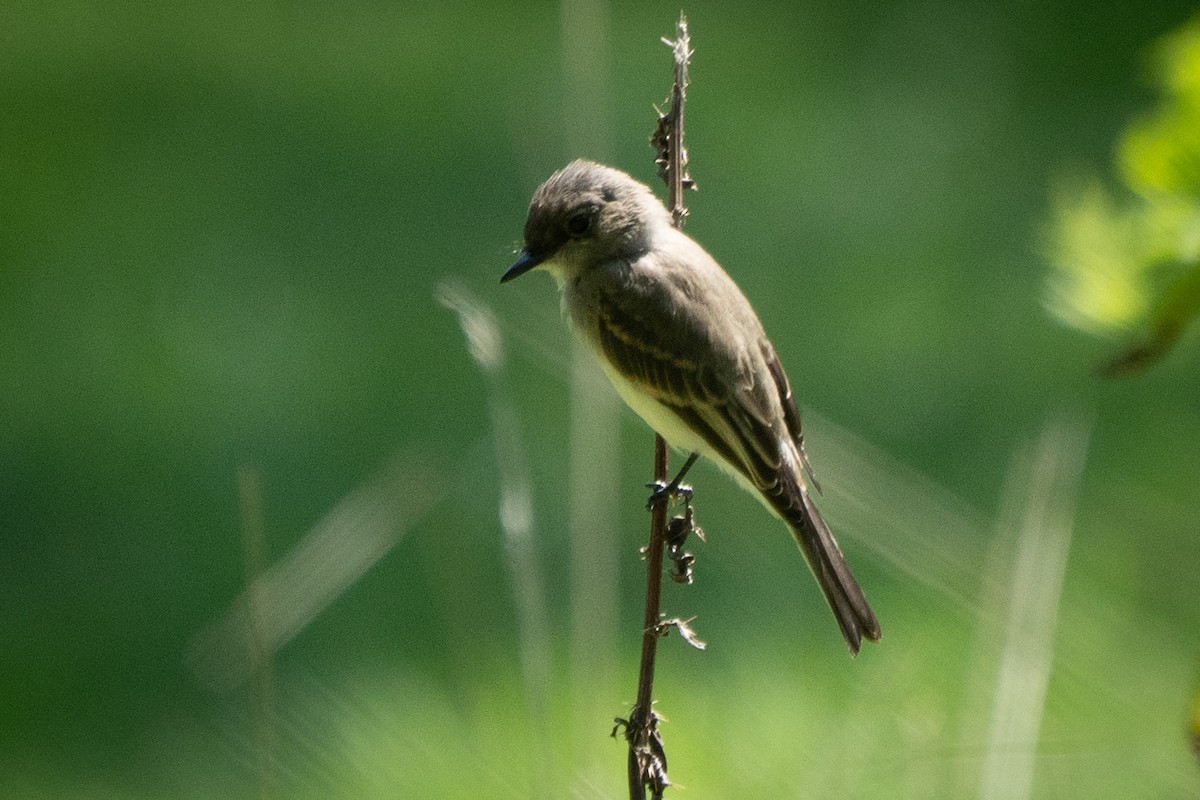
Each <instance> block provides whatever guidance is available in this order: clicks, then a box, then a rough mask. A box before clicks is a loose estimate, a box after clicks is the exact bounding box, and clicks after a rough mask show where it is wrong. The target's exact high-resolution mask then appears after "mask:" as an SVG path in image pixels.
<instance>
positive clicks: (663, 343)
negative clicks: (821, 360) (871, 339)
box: [500, 161, 879, 654]
mask: <svg viewBox="0 0 1200 800" xmlns="http://www.w3.org/2000/svg"><path fill="white" fill-rule="evenodd" d="M534 268H540V269H545V270H546V271H547V272H549V273H550V274H551V275H552V276H553V277H554V279H555V280H556V281H557V282H558V285H559V288H560V289H561V290H562V304H563V309H564V310H565V312H566V315H567V318H568V319H569V320H570V321H571V324H572V325H573V327H574V328H575V329H576V330H577V331H578V332H579V334H580V335H581V336H582V337H583V339H584V341H586V342H587V343H588V344H589V345H590V347H591V349H592V350H593V351H594V352H595V354H596V356H597V357H598V359H599V361H600V365H601V366H602V367H603V369H604V372H605V373H606V374H607V375H608V378H609V380H611V381H612V384H613V386H614V387H616V390H617V393H618V394H619V395H620V396H621V398H622V399H623V400H624V401H625V402H626V403H627V404H628V405H629V407H630V408H632V409H633V410H634V411H635V412H636V413H637V414H638V415H639V416H640V417H641V418H642V419H644V420H645V421H646V422H647V423H648V424H649V425H650V427H651V428H653V429H654V430H655V431H657V432H658V433H659V434H661V435H662V437H663V438H664V439H666V440H667V442H669V443H670V444H671V445H672V446H673V447H675V448H678V449H680V450H684V451H690V452H692V453H694V454H695V453H699V454H701V455H703V456H706V457H708V458H711V459H712V460H713V461H715V462H716V463H717V464H718V465H720V466H721V468H722V469H724V470H725V471H726V472H727V473H729V474H730V475H732V476H733V477H734V478H735V479H736V480H737V481H738V482H739V483H740V484H742V486H744V487H745V488H746V489H748V490H749V491H751V492H752V493H753V494H755V495H756V496H758V497H759V499H760V500H762V502H763V503H764V504H765V505H766V506H767V508H769V509H770V510H771V511H772V512H773V513H774V514H776V515H777V516H778V517H780V518H781V519H782V520H783V521H784V522H786V523H787V525H788V527H789V528H790V529H791V531H792V535H793V537H794V538H795V539H796V543H797V544H798V545H799V546H800V550H801V552H803V553H804V558H805V559H806V560H807V561H808V565H809V567H811V568H812V571H813V574H814V575H815V576H816V578H817V582H818V583H819V584H820V585H821V590H822V591H823V592H824V593H825V599H826V600H827V601H828V602H829V606H830V608H832V609H833V613H834V616H835V617H837V622H838V625H839V626H840V627H841V629H842V635H843V636H844V637H845V638H846V643H847V644H848V645H849V646H850V652H851V653H852V654H856V653H857V652H858V649H859V645H860V644H861V642H862V639H863V638H864V637H865V638H867V639H870V640H872V641H876V640H878V639H879V623H878V621H876V619H875V615H874V614H873V613H872V612H871V607H870V606H869V605H868V604H867V600H866V598H865V597H864V596H863V592H862V588H861V587H860V586H859V585H858V581H856V580H855V579H854V575H853V574H852V573H851V572H850V567H849V565H848V564H847V563H846V559H845V558H844V557H843V556H842V551H841V549H840V548H839V547H838V544H837V541H836V540H835V539H834V538H833V534H832V533H831V532H830V531H829V527H828V526H827V525H826V524H825V521H824V520H823V519H821V515H820V514H819V513H818V512H817V507H816V506H815V505H814V504H813V501H812V498H811V497H810V496H809V489H808V482H809V481H812V470H811V468H810V467H809V464H808V457H807V456H806V455H805V453H804V439H803V436H802V434H801V432H800V414H799V412H798V411H797V410H796V403H795V401H794V400H793V399H792V389H791V386H790V385H789V384H788V379H787V375H785V374H784V371H783V367H782V366H781V365H780V363H779V358H778V356H776V355H775V348H774V347H773V346H772V345H771V341H770V340H769V339H768V338H767V334H766V333H765V332H764V331H763V326H762V323H761V322H759V319H758V315H757V314H755V313H754V309H753V308H751V306H750V302H749V301H748V300H747V299H746V297H745V295H743V294H742V292H741V290H740V289H738V287H737V285H736V284H735V283H734V282H733V279H732V278H730V277H729V275H727V274H726V273H725V270H723V269H721V266H720V265H719V264H717V262H716V261H715V260H714V259H713V257H712V256H710V255H709V254H708V253H707V252H705V250H704V248H702V247H701V246H700V245H698V244H696V242H695V241H693V240H692V239H691V238H690V237H689V236H687V235H686V234H684V233H683V232H681V231H679V230H677V229H676V228H675V227H674V226H672V224H671V215H670V214H669V213H668V212H667V209H666V208H665V207H664V206H663V204H662V203H661V202H660V201H659V200H658V198H657V197H655V195H654V193H653V192H651V191H650V189H649V188H647V187H646V186H645V185H644V184H641V183H639V182H637V181H636V180H634V179H633V178H631V177H630V176H628V175H626V174H625V173H624V172H621V171H619V170H615V169H612V168H611V167H606V166H603V165H601V164H596V163H592V162H589V161H573V162H571V163H570V164H568V165H567V166H566V167H564V168H563V169H562V170H560V171H559V172H556V173H555V174H554V175H552V176H550V179H549V180H547V181H546V182H545V183H543V184H542V185H541V186H540V187H539V188H538V190H537V191H536V192H535V193H534V195H533V200H532V201H531V203H530V205H529V218H528V219H527V220H526V222H525V248H524V249H523V250H522V251H521V253H520V254H519V255H518V257H517V260H516V262H515V263H514V264H513V265H512V266H511V267H510V268H509V269H508V271H507V272H505V273H504V276H503V277H502V278H501V279H500V282H501V283H504V282H507V281H510V280H512V279H513V278H516V277H519V276H520V275H523V274H525V273H526V272H528V271H529V270H531V269H534ZM806 477H807V480H806ZM814 483H815V482H814Z"/></svg>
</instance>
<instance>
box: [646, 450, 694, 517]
mask: <svg viewBox="0 0 1200 800" xmlns="http://www.w3.org/2000/svg"><path fill="white" fill-rule="evenodd" d="M699 457H700V454H699V453H692V454H691V455H690V456H688V459H687V461H685V462H683V468H682V469H680V470H679V474H677V475H676V476H675V477H674V478H673V479H672V480H671V482H670V483H665V484H664V483H662V482H661V481H655V482H654V483H647V484H646V488H647V489H653V490H654V491H652V492H650V499H649V500H647V501H646V508H647V509H651V508H654V504H655V503H657V502H658V501H659V500H663V499H666V500H673V499H674V498H676V497H682V498H684V499H685V500H691V499H692V487H690V486H684V484H683V477H684V476H685V475H687V472H688V470H689V469H691V468H692V464H695V463H696V459H697V458H699Z"/></svg>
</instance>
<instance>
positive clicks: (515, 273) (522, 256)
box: [500, 250, 546, 283]
mask: <svg viewBox="0 0 1200 800" xmlns="http://www.w3.org/2000/svg"><path fill="white" fill-rule="evenodd" d="M545 260H546V256H544V255H535V254H534V253H531V252H529V251H528V250H522V251H521V252H520V253H518V254H517V260H516V261H514V262H513V265H512V266H511V267H509V268H508V270H506V271H505V273H504V274H503V275H501V276H500V282H501V283H508V282H509V281H511V280H512V279H513V278H519V277H521V276H522V275H524V274H525V273H526V272H529V270H531V269H533V268H534V267H536V266H537V265H538V264H540V263H542V262H543V261H545Z"/></svg>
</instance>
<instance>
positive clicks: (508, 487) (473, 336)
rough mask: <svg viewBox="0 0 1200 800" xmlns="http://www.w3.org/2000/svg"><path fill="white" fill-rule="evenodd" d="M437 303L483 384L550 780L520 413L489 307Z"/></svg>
mask: <svg viewBox="0 0 1200 800" xmlns="http://www.w3.org/2000/svg"><path fill="white" fill-rule="evenodd" d="M437 299H438V302H439V303H441V304H442V305H443V306H445V307H446V308H448V309H450V310H451V311H453V312H454V313H455V314H456V315H457V316H458V322H459V326H460V327H461V328H462V332H463V336H464V337H465V338H466V340H467V349H468V350H469V352H470V353H471V357H472V359H473V360H474V361H475V364H476V365H477V366H478V367H479V369H480V371H481V372H482V373H483V375H484V376H485V377H486V378H487V394H488V396H487V403H488V410H489V412H490V415H491V425H492V437H493V444H494V447H495V459H496V467H497V469H496V472H497V476H498V480H499V482H500V526H501V528H502V530H503V532H504V549H505V555H506V557H507V566H508V569H509V574H510V576H511V578H512V587H513V594H514V600H515V602H516V610H517V625H518V635H519V642H520V659H521V677H522V681H523V682H524V684H525V694H526V702H527V704H528V707H529V712H530V717H531V719H532V720H533V721H534V726H535V729H536V730H537V731H538V733H537V736H538V737H539V739H540V741H539V746H538V747H537V748H536V749H537V752H536V755H535V760H536V761H537V766H538V768H537V770H536V774H538V775H540V776H541V779H542V780H545V779H546V778H547V776H548V775H549V774H550V773H549V767H550V763H549V760H548V759H549V754H550V751H551V748H550V747H549V740H548V738H547V737H548V731H549V720H548V717H549V696H550V662H551V658H550V655H551V652H550V634H549V623H548V621H547V618H548V612H547V608H546V592H545V589H544V587H543V585H542V579H541V576H540V574H539V569H538V560H537V549H536V547H535V546H534V539H533V533H534V525H533V500H532V493H531V490H530V484H531V481H530V477H529V462H528V459H527V457H526V455H525V447H524V444H523V437H522V434H521V426H520V423H519V422H518V419H517V413H516V410H515V409H514V408H513V403H512V399H511V397H509V393H508V390H507V387H506V386H505V383H504V349H503V338H502V336H501V333H500V328H499V326H498V325H497V324H496V318H495V315H494V314H493V313H492V311H491V309H489V308H488V307H487V306H485V305H484V304H483V303H481V302H480V301H479V300H478V299H477V298H476V297H474V296H473V295H472V294H471V293H470V292H469V291H468V290H467V289H466V288H464V287H463V286H461V285H458V284H456V283H452V282H449V281H443V282H442V283H441V284H440V285H439V286H438V291H437Z"/></svg>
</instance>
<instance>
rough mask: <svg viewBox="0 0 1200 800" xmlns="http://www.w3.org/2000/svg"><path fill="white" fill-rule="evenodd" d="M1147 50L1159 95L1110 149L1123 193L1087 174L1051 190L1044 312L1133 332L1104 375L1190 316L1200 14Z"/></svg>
mask: <svg viewBox="0 0 1200 800" xmlns="http://www.w3.org/2000/svg"><path fill="white" fill-rule="evenodd" d="M1157 56H1158V57H1157V59H1156V62H1155V71H1156V75H1157V78H1158V84H1159V86H1160V87H1161V89H1162V90H1163V93H1164V97H1163V99H1162V101H1161V102H1160V104H1159V106H1158V108H1157V109H1155V110H1154V111H1153V112H1152V113H1151V114H1149V115H1147V116H1146V117H1144V118H1143V119H1140V120H1138V121H1137V122H1135V123H1133V124H1131V125H1130V126H1129V128H1128V129H1127V130H1126V131H1125V134H1124V136H1123V137H1122V139H1121V142H1120V145H1119V147H1118V162H1119V165H1120V171H1121V176H1122V178H1123V180H1124V183H1125V185H1126V186H1127V187H1128V189H1129V190H1130V194H1129V196H1128V197H1125V198H1123V199H1121V200H1118V199H1116V198H1114V196H1113V195H1112V193H1110V192H1109V191H1108V190H1107V189H1106V188H1105V187H1104V186H1103V185H1102V184H1101V183H1100V182H1099V181H1098V180H1096V179H1091V180H1087V181H1084V182H1081V183H1076V184H1075V185H1072V186H1070V187H1065V188H1063V189H1060V191H1059V192H1058V196H1057V198H1056V201H1057V202H1056V207H1055V216H1054V222H1053V229H1052V233H1051V243H1050V258H1051V261H1052V263H1053V265H1054V268H1055V270H1056V271H1055V272H1054V273H1053V274H1052V275H1051V279H1050V293H1049V305H1050V308H1051V310H1052V311H1053V312H1054V313H1055V314H1056V315H1057V316H1058V317H1059V318H1060V319H1062V320H1063V321H1064V322H1066V323H1067V324H1069V325H1072V326H1074V327H1076V328H1079V329H1081V330H1086V331H1089V332H1092V333H1108V334H1111V333H1122V334H1124V333H1127V332H1128V331H1130V330H1139V331H1140V332H1141V334H1142V336H1143V341H1141V342H1140V343H1138V344H1136V345H1134V346H1133V347H1130V348H1129V349H1127V350H1125V351H1124V352H1122V353H1121V354H1119V355H1118V356H1117V357H1116V358H1114V359H1113V360H1112V361H1111V362H1110V363H1109V364H1108V365H1107V366H1105V367H1104V371H1105V372H1108V373H1112V374H1119V373H1124V372H1129V371H1133V370H1138V369H1141V368H1144V367H1145V366H1147V365H1149V364H1150V363H1153V362H1154V361H1156V360H1157V359H1158V358H1160V357H1161V356H1162V355H1163V354H1164V353H1165V352H1166V351H1167V350H1168V349H1169V348H1170V347H1171V345H1172V344H1174V342H1175V341H1176V339H1178V337H1179V335H1180V334H1181V333H1182V331H1183V330H1184V327H1185V326H1186V325H1187V324H1188V322H1189V321H1190V320H1191V319H1192V318H1194V317H1195V316H1196V315H1197V314H1200V20H1197V21H1193V22H1192V23H1190V24H1189V25H1187V26H1185V27H1184V28H1183V29H1182V30H1180V31H1179V32H1177V33H1175V34H1173V35H1171V36H1170V37H1168V38H1166V39H1165V40H1164V41H1163V42H1162V43H1161V44H1160V46H1159V48H1158V51H1157Z"/></svg>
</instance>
